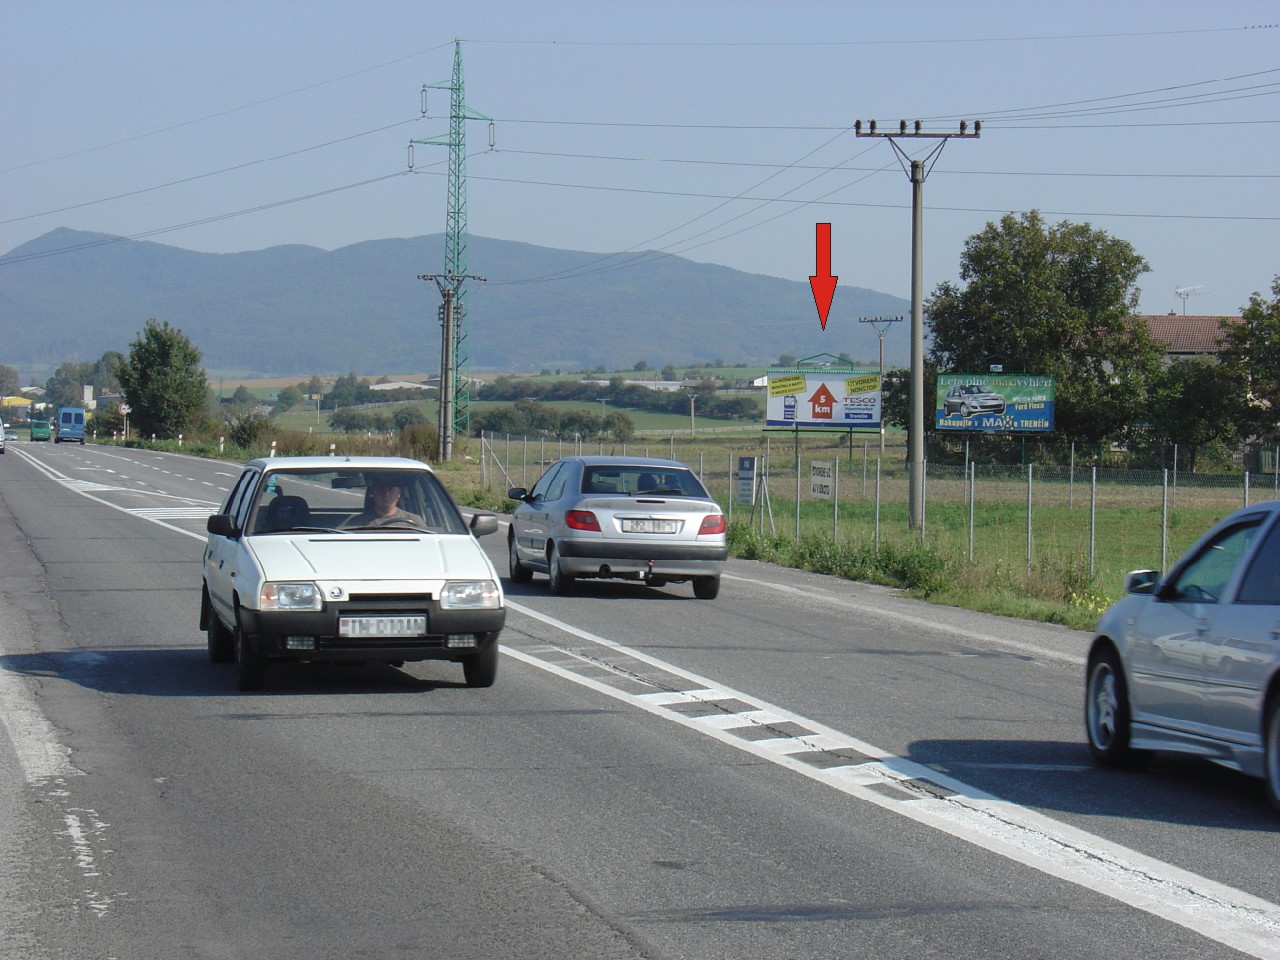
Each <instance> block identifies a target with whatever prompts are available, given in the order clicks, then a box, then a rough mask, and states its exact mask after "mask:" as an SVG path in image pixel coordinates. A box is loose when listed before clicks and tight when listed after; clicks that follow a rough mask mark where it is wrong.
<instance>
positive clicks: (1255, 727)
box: [1084, 500, 1280, 810]
mask: <svg viewBox="0 0 1280 960" xmlns="http://www.w3.org/2000/svg"><path fill="white" fill-rule="evenodd" d="M1125 592H1126V594H1127V596H1125V597H1123V598H1122V599H1120V600H1118V601H1116V603H1114V604H1113V605H1112V606H1111V608H1110V609H1109V610H1107V612H1106V613H1104V614H1103V615H1102V618H1101V619H1100V620H1099V621H1098V629H1097V637H1096V638H1095V640H1094V642H1093V648H1092V649H1091V650H1090V652H1089V662H1088V668H1087V672H1086V675H1085V708H1084V720H1085V733H1086V734H1087V736H1088V738H1089V747H1090V749H1091V750H1092V751H1093V755H1094V757H1095V758H1096V759H1097V760H1098V762H1099V763H1102V764H1104V765H1107V766H1120V765H1127V764H1133V763H1135V762H1139V761H1141V760H1143V759H1145V758H1146V756H1147V754H1148V752H1149V751H1151V750H1174V751H1178V752H1181V753H1190V754H1194V755H1196V756H1200V757H1204V758H1205V759H1207V760H1212V761H1214V762H1215V763H1219V764H1222V765H1223V766H1226V767H1230V768H1232V769H1234V770H1240V771H1242V772H1244V773H1247V774H1250V775H1252V776H1255V777H1262V778H1263V779H1264V780H1265V781H1266V785H1267V793H1268V795H1269V796H1270V798H1271V802H1272V804H1274V805H1275V807H1276V809H1277V810H1280V500H1271V501H1268V502H1266V503H1259V504H1255V505H1254V506H1251V507H1245V508H1244V509H1241V510H1237V511H1236V512H1235V513H1233V514H1231V515H1230V516H1229V517H1226V518H1225V519H1223V520H1222V521H1221V522H1220V523H1218V524H1216V525H1215V526H1214V527H1213V528H1212V529H1211V530H1210V531H1209V532H1208V533H1206V534H1205V535H1204V536H1203V537H1201V538H1200V541H1199V542H1198V543H1197V544H1196V545H1195V546H1193V547H1192V548H1191V549H1190V550H1189V551H1187V553H1186V555H1185V556H1183V557H1182V559H1181V560H1179V561H1178V563H1177V564H1176V565H1175V566H1174V568H1173V569H1172V570H1171V571H1169V574H1168V576H1166V577H1164V578H1161V577H1160V576H1159V575H1158V574H1157V573H1156V572H1155V571H1154V570H1135V571H1134V572H1132V573H1130V574H1129V575H1128V576H1127V577H1126V578H1125Z"/></svg>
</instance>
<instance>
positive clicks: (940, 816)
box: [502, 598, 1280, 960]
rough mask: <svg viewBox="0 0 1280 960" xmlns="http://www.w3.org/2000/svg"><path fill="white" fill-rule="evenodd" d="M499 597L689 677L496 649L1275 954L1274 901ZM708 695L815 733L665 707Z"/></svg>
mask: <svg viewBox="0 0 1280 960" xmlns="http://www.w3.org/2000/svg"><path fill="white" fill-rule="evenodd" d="M507 606H508V608H510V609H511V610H513V611H516V612H518V613H521V614H524V615H525V616H528V617H531V618H533V619H534V620H538V621H540V622H542V623H544V624H546V625H548V626H550V627H553V628H555V629H558V630H561V631H563V632H565V633H567V634H569V635H571V636H575V637H578V638H579V639H582V640H587V641H588V642H592V643H598V644H600V645H601V646H604V647H606V648H608V649H610V650H612V651H614V652H616V653H619V654H626V655H629V656H631V657H633V658H635V659H636V660H638V661H641V662H644V663H648V664H650V665H653V666H658V667H660V668H661V669H664V670H665V671H667V672H668V673H669V674H670V675H671V676H672V677H678V678H682V679H685V680H687V681H689V682H690V687H689V689H687V690H682V691H675V692H674V693H664V694H645V695H640V696H637V695H635V694H632V693H628V692H626V691H624V690H620V689H617V688H615V687H612V686H610V685H609V684H607V683H604V682H601V681H598V680H594V679H592V678H590V677H584V676H582V675H580V674H576V673H574V672H573V671H571V670H567V669H565V668H563V667H560V666H557V665H555V664H552V663H548V662H546V661H543V660H540V659H538V658H537V657H535V656H532V655H530V654H527V653H525V652H523V651H521V650H515V649H512V648H511V647H503V648H502V649H503V653H505V654H507V655H509V656H511V657H513V658H515V659H517V660H520V661H522V662H524V663H527V664H529V665H530V666H533V667H536V668H538V669H540V670H545V671H547V672H549V673H552V674H555V675H556V676H559V677H562V678H564V679H566V680H569V681H571V682H573V683H576V684H579V685H581V686H585V687H588V688H590V689H592V690H596V691H597V692H600V693H603V694H605V695H606V696H609V697H613V698H615V699H617V700H621V701H623V702H626V703H631V704H635V705H636V706H638V707H639V708H641V709H642V710H645V711H646V712H648V713H651V714H653V715H655V716H658V717H662V718H663V719H665V720H669V721H671V722H673V723H677V724H680V725H681V726H684V727H687V728H688V729H691V730H696V731H698V732H699V733H701V734H703V735H704V736H708V737H712V738H714V739H716V740H718V741H720V742H721V743H724V744H727V745H728V746H731V747H733V748H734V749H737V750H741V751H743V752H745V753H748V754H751V755H753V756H755V757H758V758H760V759H762V760H767V761H768V762H770V763H774V764H777V765H779V766H782V767H785V768H787V769H789V770H791V771H793V772H795V773H798V774H800V775H802V776H805V777H808V778H809V779H811V780H816V781H818V782H820V783H824V784H827V785H828V786H830V787H832V788H834V789H836V790H839V791H841V792H843V793H845V794H847V795H849V796H850V797H855V798H857V799H859V800H862V801H865V802H868V803H873V804H875V805H876V806H878V807H881V808H883V809H885V810H888V811H890V812H893V813H896V814H899V815H901V816H904V817H907V818H909V819H911V820H914V821H915V822H917V823H919V824H922V825H924V826H928V827H930V828H932V829H935V830H938V831H941V832H942V833H945V834H947V835H949V836H952V837H956V838H958V839H961V840H965V841H967V842H969V843H971V844H973V845H974V846H977V847H980V848H982V849H984V850H987V851H989V852H991V853H994V854H996V855H998V856H1001V857H1004V858H1006V859H1008V860H1011V861H1013V862H1015V863H1020V864H1022V865H1024V866H1028V867H1031V868H1033V869H1036V870H1039V871H1041V872H1042V873H1045V874H1048V875H1049V876H1053V877H1057V878H1058V879H1061V880H1066V881H1068V882H1070V883H1074V884H1077V885H1079V886H1081V887H1084V888H1085V889H1087V890H1092V891H1094V892H1096V893H1100V894H1103V895H1105V896H1108V897H1111V898H1112V899H1115V900H1117V901H1119V902H1121V903H1124V904H1126V905H1128V906H1131V907H1133V908H1135V909H1138V910H1142V911H1144V912H1146V913H1150V914H1152V915H1154V916H1158V917H1162V918H1164V919H1166V920H1169V921H1170V922H1172V923H1176V924H1178V925H1179V926H1182V927H1185V928H1187V929H1188V930H1191V931H1194V932H1195V933H1197V934H1199V935H1201V936H1204V937H1207V938H1209V939H1211V940H1215V941H1217V942H1219V943H1222V944H1225V945H1227V946H1230V947H1232V948H1233V949H1236V950H1240V951H1241V952H1243V953H1246V954H1248V955H1250V956H1254V957H1259V958H1264V960H1277V958H1280V906H1278V905H1276V904H1274V903H1271V902H1269V901H1267V900H1263V899H1262V898H1260V897H1255V896H1253V895H1252V894H1249V893H1246V892H1244V891H1242V890H1236V889H1234V888H1232V887H1229V886H1227V885H1225V884H1222V883H1218V882H1217V881H1214V880H1210V879H1209V878H1207V877H1202V876H1199V875H1197V874H1194V873H1191V872H1190V871H1187V870H1183V869H1181V868H1179V867H1176V866H1174V865H1172V864H1169V863H1164V862H1162V861H1160V860H1156V859H1155V858H1153V857H1148V856H1146V855H1145V854H1142V853H1139V852H1138V851H1136V850H1131V849H1129V848H1127V847H1124V846H1122V845H1120V844H1116V843H1112V842H1110V841H1108V840H1106V839H1104V838H1102V837H1099V836H1097V835H1095V834H1091V833H1087V832H1085V831H1083V830H1079V829H1077V828H1075V827H1072V826H1071V825H1070V824H1067V823H1064V822H1062V821H1058V820H1054V819H1053V818H1051V817H1047V816H1044V815H1043V814H1040V813H1037V812H1036V811H1034V810H1030V809H1027V808H1024V807H1021V806H1019V805H1017V804H1014V803H1010V802H1008V801H1004V800H1001V799H1000V798H998V797H996V796H994V795H992V794H989V793H987V792H986V791H983V790H979V789H977V788H976V787H973V786H971V785H970V784H967V783H964V782H963V781H960V780H957V779H956V778H954V777H952V776H949V775H947V774H944V773H939V772H938V771H936V770H934V769H932V768H930V767H927V766H924V765H923V764H920V763H916V762H915V761H912V760H908V759H906V758H904V757H896V756H892V755H890V754H889V753H888V752H887V751H884V750H881V749H880V748H878V747H874V746H872V745H871V744H868V743H864V742H862V741H860V740H857V739H856V738H854V737H850V736H848V735H847V734H843V733H841V732H840V731H838V730H834V729H832V728H829V727H826V726H824V725H823V724H820V723H817V722H815V721H813V720H809V719H807V718H805V717H802V716H799V715H797V714H793V713H791V712H790V711H787V710H785V709H783V708H781V707H778V706H776V705H774V704H770V703H767V702H765V701H762V700H760V699H758V698H756V697H752V696H750V695H749V694H745V693H742V692H740V691H736V690H733V689H731V688H729V687H725V686H721V685H718V684H714V683H713V682H711V681H710V680H708V679H707V678H705V677H699V676H697V675H696V674H693V673H690V672H688V671H685V670H682V669H680V668H678V667H675V666H673V665H671V664H664V663H662V662H661V661H659V660H656V659H655V658H653V657H650V656H648V655H647V654H644V653H642V652H641V651H638V650H630V649H628V648H627V647H624V646H622V645H621V644H619V643H616V642H615V641H612V640H608V639H607V638H604V637H600V636H597V635H595V634H592V633H589V632H588V631H585V630H582V629H579V628H578V627H575V626H573V625H572V624H567V623H564V622H563V621H560V620H557V619H556V618H554V617H550V616H547V615H546V614H543V613H539V612H538V611H536V610H533V609H531V608H529V607H526V606H524V605H523V604H520V603H515V602H512V601H511V599H510V598H508V600H507ZM708 694H710V695H712V696H711V697H709V699H720V700H723V699H733V700H738V701H741V702H743V703H746V704H749V705H751V706H752V707H754V708H755V709H757V710H760V711H765V712H768V713H770V714H774V715H776V716H778V717H779V718H781V719H783V720H784V721H789V722H792V723H795V724H797V725H799V726H802V727H804V728H806V729H808V730H811V731H813V735H810V736H805V737H797V738H780V739H779V740H774V741H769V740H764V741H760V740H756V741H753V740H748V739H744V738H742V737H740V736H736V735H735V734H734V733H733V732H732V731H731V730H726V729H720V728H718V727H716V726H714V725H711V724H708V723H707V722H705V720H706V718H705V717H691V716H687V715H684V714H682V713H681V712H680V711H678V710H672V709H669V707H670V706H671V705H672V704H675V703H689V702H693V701H695V700H700V699H703V698H708ZM672 697H674V698H675V699H672ZM819 738H821V739H819ZM814 743H820V744H823V747H822V748H820V749H826V750H828V751H830V750H835V749H839V750H841V751H844V752H847V753H856V754H858V755H859V756H861V757H864V758H865V760H862V761H856V762H853V763H849V764H844V765H839V766H834V767H826V768H821V767H817V766H814V765H813V764H810V763H807V762H805V761H804V760H801V759H799V758H798V757H796V756H795V755H794V754H795V753H803V752H807V751H808V749H809V745H810V744H814ZM792 744H797V745H800V746H801V749H800V750H796V751H791V749H790V747H791V745H792ZM886 788H888V789H886Z"/></svg>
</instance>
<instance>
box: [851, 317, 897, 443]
mask: <svg viewBox="0 0 1280 960" xmlns="http://www.w3.org/2000/svg"><path fill="white" fill-rule="evenodd" d="M905 319H906V317H859V318H858V322H859V323H869V324H871V325H872V326H873V327H875V329H876V333H878V334H879V335H880V456H882V457H883V456H884V335H885V333H887V332H888V330H889V327H891V326H892V325H893V324H895V323H901V322H902V321H903V320H905Z"/></svg>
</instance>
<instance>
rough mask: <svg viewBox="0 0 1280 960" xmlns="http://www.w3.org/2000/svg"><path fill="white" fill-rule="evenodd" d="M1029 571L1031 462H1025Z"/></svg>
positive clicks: (1029, 561) (1029, 570) (1029, 565)
mask: <svg viewBox="0 0 1280 960" xmlns="http://www.w3.org/2000/svg"><path fill="white" fill-rule="evenodd" d="M1030 572H1031V464H1029V463H1028V464H1027V573H1030Z"/></svg>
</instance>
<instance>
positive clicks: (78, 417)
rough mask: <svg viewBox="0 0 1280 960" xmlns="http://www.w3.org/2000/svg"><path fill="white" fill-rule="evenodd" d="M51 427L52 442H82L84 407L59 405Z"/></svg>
mask: <svg viewBox="0 0 1280 960" xmlns="http://www.w3.org/2000/svg"><path fill="white" fill-rule="evenodd" d="M53 429H54V431H55V432H54V435H53V442H54V443H84V407H59V408H58V418H57V419H56V420H54V421H53Z"/></svg>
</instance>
